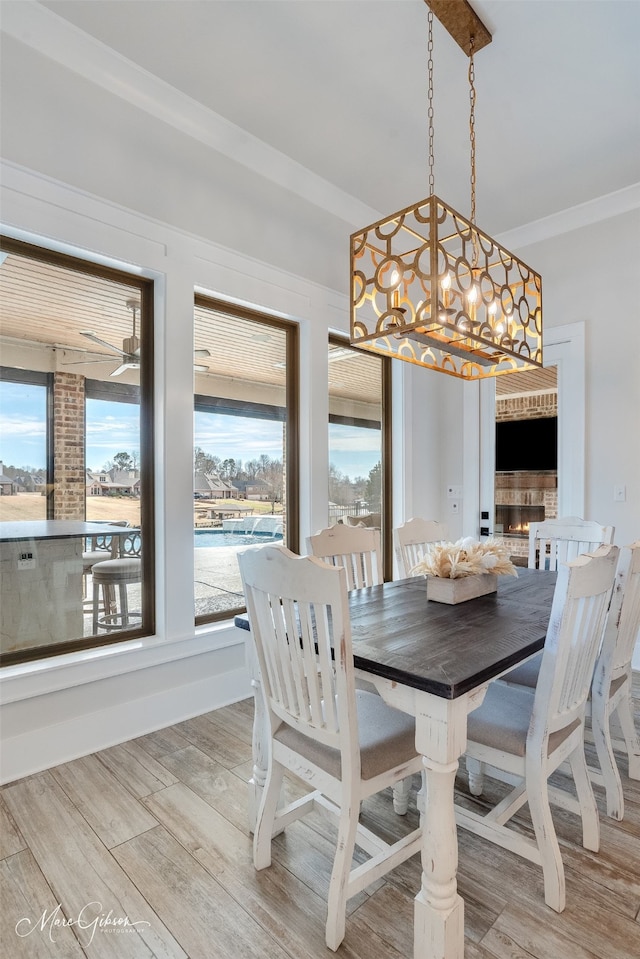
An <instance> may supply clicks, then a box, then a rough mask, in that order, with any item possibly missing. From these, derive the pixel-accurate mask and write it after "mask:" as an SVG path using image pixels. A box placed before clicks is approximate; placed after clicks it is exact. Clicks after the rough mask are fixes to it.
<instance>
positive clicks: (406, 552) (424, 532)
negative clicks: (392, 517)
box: [393, 517, 447, 579]
mask: <svg viewBox="0 0 640 959" xmlns="http://www.w3.org/2000/svg"><path fill="white" fill-rule="evenodd" d="M446 538H447V527H446V526H445V525H444V523H438V522H436V521H435V520H432V519H420V518H419V517H416V518H415V519H408V520H407V522H406V523H403V524H402V526H398V527H396V529H394V531H393V549H394V552H395V556H396V563H397V565H398V575H399V576H400V579H406V578H407V577H408V576H411V575H412V573H411V570H412V569H413V567H414V566H416V565H417V564H418V563H419V562H420V560H421V559H422V558H423V556H424V552H425V547H426V546H427V544H428V543H437V542H439V541H440V540H446Z"/></svg>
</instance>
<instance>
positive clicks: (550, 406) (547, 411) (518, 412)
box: [496, 392, 558, 421]
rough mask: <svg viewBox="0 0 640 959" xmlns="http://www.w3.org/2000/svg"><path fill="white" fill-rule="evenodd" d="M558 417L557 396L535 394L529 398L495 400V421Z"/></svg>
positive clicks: (554, 393)
mask: <svg viewBox="0 0 640 959" xmlns="http://www.w3.org/2000/svg"><path fill="white" fill-rule="evenodd" d="M557 415H558V394H557V393H556V392H553V393H537V394H532V395H530V396H514V397H508V396H507V397H505V398H504V399H502V400H501V399H497V400H496V420H498V421H503V420H535V419H541V418H542V417H543V416H557Z"/></svg>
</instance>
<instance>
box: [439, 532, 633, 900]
mask: <svg viewBox="0 0 640 959" xmlns="http://www.w3.org/2000/svg"><path fill="white" fill-rule="evenodd" d="M617 559H618V547H617V546H601V547H600V548H599V549H598V550H596V552H594V553H592V554H584V555H582V556H579V557H578V558H577V559H575V560H572V561H571V562H570V563H568V564H562V566H561V567H560V569H559V571H558V579H557V582H556V588H555V592H554V598H553V605H552V609H551V617H550V620H549V627H548V630H547V636H546V641H545V646H544V652H543V656H542V663H541V665H540V680H539V682H538V685H537V686H536V689H535V691H534V690H531V689H525V688H523V687H518V686H512V685H507V684H503V683H491V684H490V685H489V688H488V690H487V693H486V696H485V699H484V702H483V703H482V705H481V706H480V707H479V708H478V709H476V710H474V711H473V712H471V713H470V714H469V717H468V721H467V748H466V753H467V756H469V757H471V758H472V759H473V760H475V761H476V762H478V763H481V764H482V768H483V769H484V771H485V772H486V773H487V774H488V775H491V773H492V771H495V772H496V774H497V778H499V779H503V780H504V779H508V780H509V781H510V782H511V783H512V785H513V786H514V788H513V789H512V791H511V792H509V793H508V794H507V796H506V797H505V798H504V799H503V800H502V801H501V802H500V803H498V804H497V805H496V806H495V807H494V808H493V809H491V810H490V812H489V813H487V814H486V815H484V816H483V815H480V814H478V813H476V812H475V811H472V810H469V809H462V808H461V807H456V821H457V822H458V825H460V826H462V827H464V828H466V829H469V830H471V831H472V832H474V833H477V834H478V835H480V836H483V837H484V838H486V839H489V840H491V841H492V842H495V843H497V844H498V845H500V846H503V847H504V848H505V849H509V850H511V851H512V852H515V853H517V854H519V855H521V856H524V857H525V858H526V859H529V860H531V861H532V862H534V863H536V864H538V865H541V866H542V872H543V878H544V898H545V902H546V903H547V905H548V906H551V908H552V909H555V910H556V912H562V910H563V909H564V906H565V883H564V869H563V865H562V858H561V856H560V846H559V844H558V840H557V837H556V833H555V829H554V825H553V819H552V816H551V808H550V801H549V800H550V797H549V793H550V787H549V785H548V782H547V780H548V778H549V776H550V775H551V774H552V773H553V772H554V771H555V770H556V769H557V768H558V767H559V766H560V765H561V764H562V763H563V762H565V761H568V763H569V766H570V769H571V773H572V775H573V781H574V784H575V788H576V793H577V800H576V798H574V797H573V796H572V795H570V794H569V793H567V792H563V791H561V790H557V791H556V790H553V800H554V802H555V803H557V804H558V805H561V806H563V807H564V808H566V809H569V810H570V811H572V812H574V813H578V814H579V815H580V816H581V819H582V843H583V846H584V847H585V848H586V849H591V850H593V851H595V852H597V851H598V848H599V845H600V825H599V821H598V810H597V807H596V803H595V799H594V795H593V790H592V788H591V782H590V780H589V774H588V771H587V764H586V760H585V755H584V738H583V737H584V715H585V705H586V700H587V695H588V693H589V688H590V686H591V681H592V678H593V670H594V665H595V660H596V655H597V653H598V648H599V645H600V639H601V637H602V630H603V625H604V621H605V616H606V612H607V607H608V605H609V600H610V598H611V591H612V588H613V582H614V576H615V569H616V562H617ZM505 774H506V775H505ZM474 793H475V794H477V789H476V790H474ZM525 803H528V805H529V811H530V814H531V821H532V823H533V829H534V835H535V838H534V839H531V838H529V837H528V836H526V835H524V834H522V833H520V832H516V831H515V830H513V829H508V828H507V827H506V825H505V823H507V822H508V820H509V819H511V817H512V816H513V815H514V814H515V813H516V812H517V811H518V810H519V809H520V808H521V807H522V806H523V805H524V804H525Z"/></svg>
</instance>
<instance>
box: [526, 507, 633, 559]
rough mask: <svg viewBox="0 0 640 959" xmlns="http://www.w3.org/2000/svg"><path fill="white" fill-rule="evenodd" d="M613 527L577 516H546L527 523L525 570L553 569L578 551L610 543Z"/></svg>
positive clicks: (574, 555) (572, 557) (587, 550)
mask: <svg viewBox="0 0 640 959" xmlns="http://www.w3.org/2000/svg"><path fill="white" fill-rule="evenodd" d="M614 532H615V529H614V527H613V526H601V525H600V523H594V522H591V521H590V520H584V519H580V518H579V517H578V516H568V517H565V518H562V519H547V520H543V522H541V523H531V525H530V526H529V560H528V566H529V569H551V570H557V569H558V568H559V566H560V564H561V563H569V562H571V560H573V559H576V557H577V556H580V554H581V553H588V552H589V551H590V550H594V549H597V548H598V546H602V545H606V544H608V543H613V534H614Z"/></svg>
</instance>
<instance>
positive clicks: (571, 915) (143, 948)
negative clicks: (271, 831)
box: [0, 700, 640, 959]
mask: <svg viewBox="0 0 640 959" xmlns="http://www.w3.org/2000/svg"><path fill="white" fill-rule="evenodd" d="M252 716H253V703H252V701H251V700H246V701H244V702H241V703H236V704H235V705H232V706H227V707H226V708H224V709H219V710H216V711H214V712H211V713H208V714H207V715H204V716H199V717H197V718H195V719H190V720H187V721H186V722H182V723H178V724H177V725H175V726H172V727H170V728H168V729H164V730H161V731H159V732H155V733H151V734H150V735H147V736H142V737H141V738H139V739H135V740H132V741H130V742H126V743H123V744H122V745H119V746H114V747H112V748H111V749H105V750H103V751H102V752H99V753H95V754H93V755H91V756H87V757H86V758H83V759H77V760H75V761H73V762H69V763H66V764H64V765H62V766H57V767H55V768H52V769H49V770H47V771H46V772H43V773H40V774H38V775H33V776H30V777H27V778H25V779H22V780H20V781H18V782H15V783H12V784H9V785H6V786H5V787H4V788H3V789H2V791H1V792H0V839H1V844H0V867H1V868H0V890H1V905H2V912H1V918H0V922H1V935H2V939H1V941H0V955H2V957H3V959H20V957H23V956H25V957H30V959H31V957H33V959H40V957H56V959H62V957H64V959H76V957H82V956H87V957H91V959H93V957H95V959H103V957H104V959H128V957H131V959H141V957H178V956H181V957H184V956H188V957H190V959H328V957H329V956H331V953H330V951H329V950H327V949H326V947H325V945H324V920H325V903H326V894H327V886H328V881H329V874H330V869H331V861H332V855H333V847H332V842H333V838H334V836H335V831H334V827H333V823H332V822H330V821H329V822H327V821H326V820H323V819H321V818H320V817H317V818H310V819H307V820H305V821H304V822H298V823H294V824H293V825H291V826H290V827H288V828H287V830H286V833H285V834H284V835H282V836H279V837H278V838H277V839H276V840H274V855H273V864H272V866H271V868H269V869H266V870H264V871H262V872H260V873H256V872H255V870H254V868H253V863H252V849H251V839H250V836H249V833H248V829H247V788H246V782H247V780H248V779H249V777H250V775H251V723H252ZM638 718H640V717H638ZM588 749H589V747H588ZM620 766H621V769H622V770H623V774H624V778H623V782H624V792H625V799H626V815H625V819H624V821H623V822H620V823H617V822H613V821H611V820H609V819H607V818H606V817H604V816H603V817H602V819H601V824H602V836H601V850H600V853H599V854H594V853H591V852H587V851H585V850H583V848H582V846H581V843H580V826H579V822H578V820H577V819H576V817H574V816H572V815H571V814H569V813H566V812H562V811H560V810H558V811H556V812H555V816H554V818H555V822H556V828H557V832H558V836H559V839H560V843H561V846H562V853H563V859H564V863H565V869H566V878H567V907H566V909H565V911H564V912H563V913H562V914H561V915H558V914H556V913H554V912H553V911H552V910H551V909H549V908H547V907H546V906H545V905H544V901H543V894H542V876H541V871H540V869H539V868H538V867H536V866H534V865H532V864H531V863H528V862H526V861H525V860H522V859H519V858H518V857H516V856H515V855H513V854H511V853H508V852H506V851H503V850H501V849H499V848H497V847H495V846H493V845H490V844H489V843H487V842H485V841H483V840H481V839H480V838H477V837H475V836H473V835H471V834H469V833H466V832H464V831H459V847H460V855H459V873H458V885H459V891H460V893H461V894H462V896H463V897H464V899H465V903H466V906H465V933H466V942H465V957H466V959H638V957H640V782H633V781H631V780H629V779H628V778H627V776H626V761H625V760H622V759H621V761H620ZM457 787H458V801H460V802H475V800H471V798H470V797H469V794H468V790H467V784H466V774H465V773H464V771H463V770H462V769H461V771H460V772H459V774H458V780H457ZM288 788H289V791H290V792H291V793H295V792H296V791H298V790H299V786H298V785H297V784H295V783H292V782H290V783H289V784H288ZM503 790H504V787H503V786H501V785H499V784H494V785H493V786H489V785H488V787H487V796H488V797H489V798H492V799H495V797H496V796H499V795H501V794H502V791H503ZM596 795H597V798H598V804H599V807H600V809H601V811H603V810H604V806H603V793H602V790H601V789H599V788H596ZM362 818H363V820H364V821H365V822H366V823H367V824H368V825H369V826H370V827H372V828H376V829H379V830H382V831H383V832H384V833H385V834H389V835H390V836H391V835H396V834H400V833H403V832H406V831H409V830H410V829H411V828H413V827H414V825H415V823H416V821H417V812H416V805H415V794H414V795H413V797H412V801H411V804H410V807H409V813H408V814H407V816H406V817H404V818H402V817H398V816H396V815H395V813H394V812H393V808H392V803H391V797H390V794H389V793H384V794H382V795H380V796H379V797H375V798H374V799H372V800H370V801H368V802H366V803H365V804H364V805H363V810H362ZM516 828H519V829H522V830H525V831H530V821H529V819H528V814H527V812H526V809H525V810H524V811H523V812H522V814H521V815H519V816H518V818H517V820H516ZM419 881H420V863H419V857H417V856H416V857H414V858H413V859H411V860H410V861H409V862H407V863H405V864H404V865H403V866H401V867H400V868H398V869H396V870H395V871H394V872H393V873H391V874H389V875H388V876H387V877H386V878H385V880H384V881H380V882H378V883H377V884H375V885H374V886H373V887H370V888H369V889H368V890H366V892H364V893H362V894H360V895H359V896H357V897H356V898H354V899H353V900H351V902H350V904H349V913H350V915H349V919H348V921H347V935H346V938H345V940H344V942H343V944H342V946H341V947H340V949H339V951H338V953H337V956H340V957H344V959H400V957H410V956H411V955H412V942H413V940H412V921H413V897H414V895H415V894H416V891H417V889H418V887H419Z"/></svg>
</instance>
